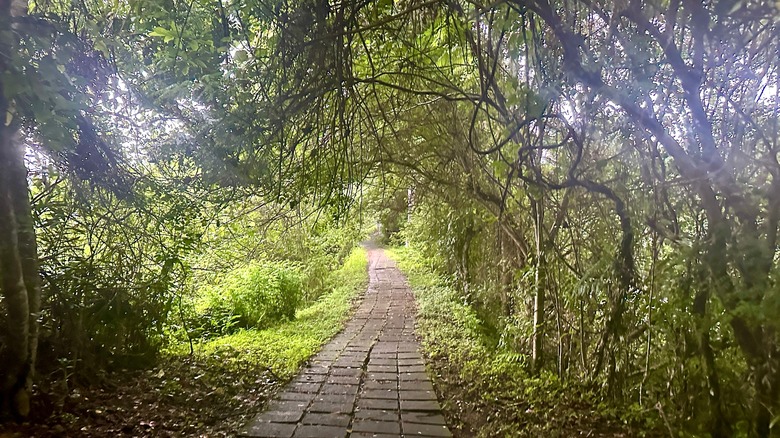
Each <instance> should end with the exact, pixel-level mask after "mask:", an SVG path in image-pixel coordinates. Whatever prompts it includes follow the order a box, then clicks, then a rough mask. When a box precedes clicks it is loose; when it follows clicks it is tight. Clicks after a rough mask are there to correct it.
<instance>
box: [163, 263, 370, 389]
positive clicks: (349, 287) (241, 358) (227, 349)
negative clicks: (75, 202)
mask: <svg viewBox="0 0 780 438" xmlns="http://www.w3.org/2000/svg"><path fill="white" fill-rule="evenodd" d="M367 266H368V259H367V257H366V252H365V250H364V249H362V248H355V249H354V250H353V251H352V253H351V254H350V255H349V256H348V257H347V258H346V260H345V261H344V264H343V265H342V267H341V268H339V269H338V270H336V271H334V272H332V273H331V274H330V275H329V276H328V280H327V284H329V285H330V291H329V292H327V293H325V294H324V295H322V296H321V297H320V298H319V299H318V300H316V301H315V302H313V303H312V304H310V305H308V306H306V307H303V308H301V309H299V310H297V311H296V312H295V317H294V318H292V319H290V320H289V321H285V322H281V323H277V324H276V325H273V326H271V327H268V328H260V329H241V330H238V331H237V332H235V333H231V334H227V335H224V336H220V337H216V338H214V339H206V340H203V342H199V343H198V344H197V345H196V347H195V349H194V351H195V354H197V355H199V356H205V357H211V356H220V357H223V358H225V359H228V360H229V362H232V363H235V364H236V366H237V367H238V368H239V369H240V368H242V367H244V366H250V367H251V366H253V365H254V366H259V367H266V368H267V369H269V370H270V371H271V372H272V373H273V374H274V375H276V376H277V377H278V378H279V379H281V380H286V379H289V378H291V377H292V376H293V375H294V374H295V372H296V371H297V369H298V367H299V366H300V365H301V364H302V363H303V362H304V361H305V360H306V359H307V358H308V357H310V356H311V355H312V354H314V353H315V352H316V351H317V350H318V349H319V347H320V346H321V345H322V344H324V343H325V342H326V341H327V340H328V339H330V338H331V337H333V335H335V334H336V333H337V332H338V331H339V330H341V328H342V327H343V323H344V321H345V318H346V316H347V315H348V313H349V312H348V311H349V309H350V308H351V306H352V302H353V300H354V299H355V298H356V297H357V296H358V294H359V293H360V292H361V291H362V290H363V289H364V288H365V286H366V285H367V281H368V280H367V273H366V270H367ZM255 286H256V284H255ZM242 304H247V303H245V302H242ZM187 349H188V345H187V344H186V343H181V344H177V345H176V346H175V348H173V349H171V350H170V353H172V354H173V355H174V356H180V355H185V354H187Z"/></svg>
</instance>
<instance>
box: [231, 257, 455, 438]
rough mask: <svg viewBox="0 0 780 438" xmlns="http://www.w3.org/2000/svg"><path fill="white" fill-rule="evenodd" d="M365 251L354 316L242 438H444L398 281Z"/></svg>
mask: <svg viewBox="0 0 780 438" xmlns="http://www.w3.org/2000/svg"><path fill="white" fill-rule="evenodd" d="M368 256H369V279H370V283H369V286H368V290H367V291H366V293H365V296H364V297H363V301H362V303H361V305H360V307H359V309H358V310H357V312H356V313H355V316H354V317H353V318H352V320H350V321H349V323H348V324H347V326H346V328H345V329H344V331H343V332H341V333H340V334H338V335H337V336H336V337H335V338H334V339H333V340H332V341H331V342H330V343H328V344H327V345H325V347H323V349H322V350H321V351H320V352H319V353H318V354H317V355H316V356H314V357H313V358H312V360H311V361H310V363H309V365H308V366H307V367H305V368H304V369H303V370H302V371H301V373H300V374H299V375H298V376H297V377H296V378H295V379H294V380H293V381H292V382H290V383H289V384H288V385H287V386H286V387H285V388H284V390H283V391H282V392H281V393H280V394H279V395H278V397H277V399H276V400H274V401H273V402H271V403H270V404H269V406H268V409H267V410H266V411H265V412H263V413H261V414H259V415H258V416H257V417H256V418H255V419H254V420H253V421H252V422H251V423H250V424H249V425H247V426H246V427H245V428H244V429H243V430H242V431H241V435H242V436H247V437H263V438H291V437H317V438H334V437H337V438H346V437H351V438H363V437H377V438H384V437H412V436H415V437H421V436H422V437H450V436H452V434H451V433H450V432H449V430H448V429H447V426H446V424H445V421H444V417H442V415H441V407H440V406H439V402H438V401H437V400H436V393H434V391H433V386H432V385H431V381H430V379H429V378H428V375H427V374H426V373H425V364H424V362H423V359H422V356H421V355H420V351H419V350H420V345H419V343H418V342H417V341H416V339H415V336H414V297H413V295H412V292H411V290H410V289H409V287H408V285H407V284H406V279H405V278H404V276H403V274H402V273H401V272H400V271H399V270H398V268H397V267H396V266H395V263H394V262H393V261H392V260H390V259H388V258H387V256H386V255H385V253H384V251H383V250H381V249H377V248H368Z"/></svg>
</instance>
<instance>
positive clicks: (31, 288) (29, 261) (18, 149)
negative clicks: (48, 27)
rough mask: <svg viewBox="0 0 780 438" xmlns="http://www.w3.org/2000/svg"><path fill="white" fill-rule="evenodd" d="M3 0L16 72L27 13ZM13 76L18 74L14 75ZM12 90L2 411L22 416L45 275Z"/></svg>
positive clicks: (0, 208)
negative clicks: (16, 20) (19, 30)
mask: <svg viewBox="0 0 780 438" xmlns="http://www.w3.org/2000/svg"><path fill="white" fill-rule="evenodd" d="M12 3H13V2H11V1H10V0H0V72H2V73H6V72H9V71H10V69H11V65H10V64H9V59H8V56H9V55H8V54H11V53H15V52H16V45H17V44H16V38H17V34H16V32H15V31H14V29H13V28H12V20H11V16H12V12H13V13H14V14H19V13H24V12H26V10H25V9H26V8H25V7H24V4H22V3H24V2H19V3H20V4H17V5H12ZM11 73H12V74H13V72H11ZM6 91H7V90H6V86H5V84H4V83H2V82H0V278H2V281H1V282H0V288H1V289H2V294H3V298H4V299H5V302H6V311H7V315H8V316H7V324H8V328H7V330H8V341H7V345H6V346H5V349H4V350H3V351H2V362H3V370H2V373H3V375H2V382H0V384H2V401H3V403H2V410H3V411H4V412H6V411H9V410H10V412H11V413H12V414H13V415H15V416H17V417H26V416H27V415H28V414H29V411H30V400H29V398H30V391H31V388H32V374H33V369H34V364H35V356H36V350H37V344H38V339H37V338H38V326H37V318H38V310H39V307H40V277H39V273H38V256H37V247H36V243H35V229H34V223H33V218H32V212H31V207H30V198H29V195H28V187H27V170H26V168H25V165H24V147H23V146H22V145H21V144H20V142H19V141H18V138H17V132H18V122H17V121H16V120H14V118H13V112H12V108H11V105H10V102H9V100H8V98H7V95H6Z"/></svg>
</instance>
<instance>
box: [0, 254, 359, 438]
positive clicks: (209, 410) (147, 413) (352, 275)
mask: <svg viewBox="0 0 780 438" xmlns="http://www.w3.org/2000/svg"><path fill="white" fill-rule="evenodd" d="M367 264H368V260H367V257H366V252H365V250H364V249H362V248H359V247H358V248H355V249H353V250H352V252H351V253H349V255H348V256H347V257H346V259H345V260H344V262H343V264H342V265H341V267H340V268H338V269H335V270H333V271H332V272H330V273H329V274H328V275H327V277H326V278H324V279H323V281H324V284H327V285H328V286H327V289H326V290H324V291H323V293H322V294H321V296H320V297H319V298H318V299H316V300H313V301H312V302H309V303H306V304H303V305H302V307H301V308H299V309H298V310H297V311H296V314H295V318H294V319H291V320H287V321H277V322H275V323H269V325H268V326H266V327H264V328H253V329H240V330H238V331H236V332H235V333H232V334H228V335H223V336H216V337H212V338H200V339H199V341H198V342H197V343H195V344H194V351H193V353H192V354H190V351H189V345H188V343H186V342H185V343H177V344H172V345H171V346H170V347H169V348H167V349H165V350H164V351H163V352H162V353H161V356H160V358H159V360H158V362H157V364H156V365H155V366H154V367H152V368H149V369H146V370H138V371H130V370H119V371H118V372H116V373H111V374H109V375H107V376H106V378H105V379H103V381H102V384H100V385H90V386H76V387H70V388H69V387H68V386H67V383H66V382H64V383H65V386H64V387H62V388H58V389H56V390H55V391H50V392H48V393H46V394H39V397H38V398H37V399H36V400H37V401H36V403H37V404H38V405H39V406H36V409H35V412H36V413H37V414H36V417H33V418H31V419H30V420H31V421H30V422H26V423H22V424H13V423H7V424H5V425H0V436H3V437H19V438H22V437H32V436H35V437H39V438H40V437H61V436H82V437H113V436H117V435H132V436H155V437H174V436H177V437H178V436H210V437H225V436H233V435H234V434H235V431H236V430H237V429H238V428H240V427H242V426H243V425H244V424H246V422H247V421H249V419H250V418H251V417H252V416H253V415H255V414H256V413H257V412H259V411H260V410H261V409H262V408H263V406H264V405H265V402H266V401H267V400H268V399H269V398H270V397H271V396H272V395H273V393H274V392H275V391H276V389H277V388H279V386H280V385H281V384H284V383H285V382H286V381H287V380H289V379H290V378H291V377H292V376H293V375H294V374H295V373H296V372H297V370H298V368H299V367H300V366H301V364H302V363H303V362H304V361H306V359H308V358H309V357H310V356H311V355H312V354H314V353H315V352H316V351H317V350H318V349H319V348H320V346H321V345H322V344H324V343H325V342H327V341H328V340H329V339H330V338H331V337H332V336H333V335H335V334H336V333H337V332H338V331H339V330H341V328H342V327H343V325H344V322H345V321H346V320H347V318H348V316H349V314H350V310H351V309H352V308H353V304H354V301H355V299H356V297H358V296H359V294H360V292H362V291H363V290H364V289H365V287H366V285H367V282H368V276H367Z"/></svg>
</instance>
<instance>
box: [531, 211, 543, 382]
mask: <svg viewBox="0 0 780 438" xmlns="http://www.w3.org/2000/svg"><path fill="white" fill-rule="evenodd" d="M531 209H532V211H533V214H534V222H535V235H536V236H535V237H536V239H535V240H536V272H535V275H534V283H535V289H536V290H535V292H536V294H535V296H534V331H533V346H532V350H531V359H532V363H533V372H534V374H537V373H539V371H541V369H542V365H544V326H545V320H546V315H545V309H544V308H545V304H546V302H545V301H546V297H545V292H546V290H545V289H546V284H545V281H544V280H545V275H546V273H545V272H544V270H545V262H544V260H545V255H544V245H543V243H542V240H543V239H544V237H543V235H542V233H543V231H544V230H543V227H544V223H543V221H544V210H543V205H541V202H539V201H535V200H532V201H531Z"/></svg>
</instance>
